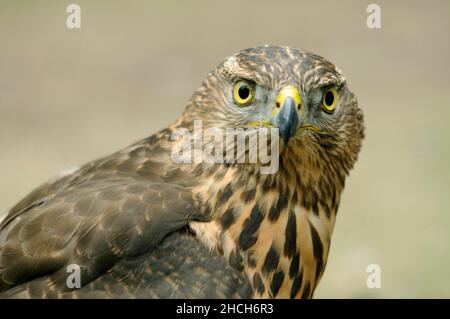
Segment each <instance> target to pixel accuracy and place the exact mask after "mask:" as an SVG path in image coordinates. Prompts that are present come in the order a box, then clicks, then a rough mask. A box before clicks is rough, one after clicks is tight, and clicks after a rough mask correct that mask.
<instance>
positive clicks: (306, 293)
mask: <svg viewBox="0 0 450 319" xmlns="http://www.w3.org/2000/svg"><path fill="white" fill-rule="evenodd" d="M310 289H311V288H310V285H309V282H306V283H305V287H304V288H303V292H302V299H306V298H309V294H310Z"/></svg>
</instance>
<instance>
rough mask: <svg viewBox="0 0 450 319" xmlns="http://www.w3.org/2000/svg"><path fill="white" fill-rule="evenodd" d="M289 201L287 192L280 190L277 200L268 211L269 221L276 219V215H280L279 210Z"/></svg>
mask: <svg viewBox="0 0 450 319" xmlns="http://www.w3.org/2000/svg"><path fill="white" fill-rule="evenodd" d="M288 203H289V198H288V195H287V192H282V193H281V194H280V196H279V197H278V201H277V203H276V204H275V206H272V207H271V208H270V211H269V220H270V221H271V222H275V221H277V219H278V217H280V214H281V211H282V210H283V209H284V208H286V207H287V205H288Z"/></svg>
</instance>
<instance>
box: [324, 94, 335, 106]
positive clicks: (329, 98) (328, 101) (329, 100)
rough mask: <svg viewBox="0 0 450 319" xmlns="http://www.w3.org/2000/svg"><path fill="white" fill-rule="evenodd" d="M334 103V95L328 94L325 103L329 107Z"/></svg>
mask: <svg viewBox="0 0 450 319" xmlns="http://www.w3.org/2000/svg"><path fill="white" fill-rule="evenodd" d="M333 102H334V94H333V93H332V92H327V94H325V103H326V104H327V105H332V104H333Z"/></svg>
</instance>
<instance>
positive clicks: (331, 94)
mask: <svg viewBox="0 0 450 319" xmlns="http://www.w3.org/2000/svg"><path fill="white" fill-rule="evenodd" d="M337 102H338V94H337V92H336V89H335V88H331V89H329V90H327V91H325V94H324V95H323V99H322V105H323V107H324V109H325V111H328V112H332V111H333V110H334V109H335V108H336V105H337Z"/></svg>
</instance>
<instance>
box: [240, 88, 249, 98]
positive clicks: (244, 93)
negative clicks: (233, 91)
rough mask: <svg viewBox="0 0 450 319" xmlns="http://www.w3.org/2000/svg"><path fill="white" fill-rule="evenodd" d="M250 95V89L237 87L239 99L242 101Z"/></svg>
mask: <svg viewBox="0 0 450 319" xmlns="http://www.w3.org/2000/svg"><path fill="white" fill-rule="evenodd" d="M249 95H250V89H249V88H248V86H247V85H241V86H240V87H239V97H240V98H241V99H243V100H245V99H246V98H248V96H249Z"/></svg>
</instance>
